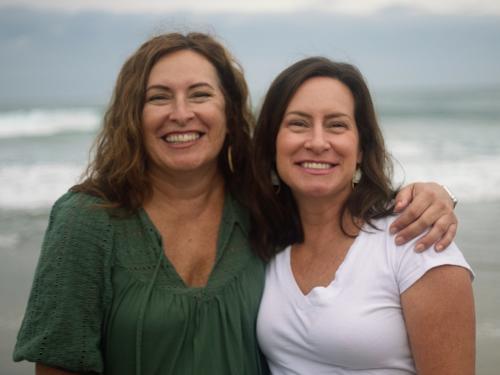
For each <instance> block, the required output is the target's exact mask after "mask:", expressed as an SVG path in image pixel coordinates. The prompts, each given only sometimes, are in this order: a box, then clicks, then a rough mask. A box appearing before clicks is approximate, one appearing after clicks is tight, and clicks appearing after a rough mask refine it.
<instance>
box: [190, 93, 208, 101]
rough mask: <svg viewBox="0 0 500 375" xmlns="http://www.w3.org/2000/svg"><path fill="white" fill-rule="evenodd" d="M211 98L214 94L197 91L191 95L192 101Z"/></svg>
mask: <svg viewBox="0 0 500 375" xmlns="http://www.w3.org/2000/svg"><path fill="white" fill-rule="evenodd" d="M211 96H212V94H211V93H210V92H208V91H195V92H193V93H192V94H191V95H190V97H191V98H192V99H194V100H198V101H201V100H204V99H207V98H210V97H211Z"/></svg>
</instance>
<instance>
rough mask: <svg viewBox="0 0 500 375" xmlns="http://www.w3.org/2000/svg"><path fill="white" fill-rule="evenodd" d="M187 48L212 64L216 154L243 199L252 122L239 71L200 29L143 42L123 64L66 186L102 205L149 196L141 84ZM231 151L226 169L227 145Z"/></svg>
mask: <svg viewBox="0 0 500 375" xmlns="http://www.w3.org/2000/svg"><path fill="white" fill-rule="evenodd" d="M181 50H191V51H193V52H196V53H199V54H200V55H201V56H203V57H205V58H206V59H207V60H208V61H209V62H210V63H211V64H212V65H213V66H214V68H215V70H216V72H217V75H218V78H219V81H220V84H221V90H222V93H223V95H224V100H225V108H226V109H225V112H226V113H225V115H226V120H227V128H228V134H227V136H226V139H225V141H224V144H223V147H222V150H221V152H220V154H219V157H218V166H219V170H220V172H221V174H222V176H223V177H224V181H225V185H226V188H227V189H228V190H229V191H230V192H231V193H232V194H233V195H234V196H235V197H236V199H238V200H239V201H240V202H241V203H245V202H246V200H247V186H248V185H249V184H248V174H249V171H250V162H249V159H250V149H251V140H250V132H251V129H252V128H253V125H254V120H253V117H252V113H251V109H250V108H251V107H250V99H249V95H248V88H247V84H246V81H245V78H244V76H243V70H242V68H241V66H240V65H239V64H238V63H237V62H236V60H235V59H234V58H233V57H232V56H231V54H230V53H229V52H228V51H227V50H226V49H225V48H224V47H223V46H222V45H221V44H220V43H219V42H218V41H216V40H215V39H214V38H213V37H211V36H209V35H207V34H202V33H195V32H193V33H189V34H186V35H183V34H180V33H168V34H163V35H159V36H156V37H154V38H152V39H150V40H148V41H146V42H145V43H144V44H143V45H142V46H141V47H140V48H139V49H138V50H137V51H136V52H135V53H134V54H133V55H132V56H130V57H129V58H128V60H127V61H126V62H125V64H124V65H123V67H122V69H121V71H120V73H119V75H118V78H117V81H116V84H115V88H114V92H113V95H112V98H111V102H110V105H109V107H108V109H107V111H106V113H105V115H104V121H103V126H102V128H101V131H100V133H99V134H98V136H97V139H96V141H95V144H94V146H93V150H94V156H93V160H92V161H91V162H90V163H89V165H88V166H87V169H86V171H85V173H84V175H83V178H82V180H83V181H82V182H81V183H80V184H78V185H75V186H74V187H72V188H71V190H72V191H79V192H85V193H88V194H92V195H95V196H98V197H100V198H102V199H103V200H104V202H105V206H107V207H110V208H123V209H125V210H126V211H129V212H133V211H134V210H136V209H137V208H139V207H141V206H142V204H143V202H144V200H145V199H147V198H148V197H149V196H150V194H151V184H150V181H149V180H148V175H147V170H148V158H147V156H146V150H145V145H144V136H143V131H142V111H143V107H144V103H145V92H146V85H147V81H148V78H149V74H150V72H151V69H152V68H153V66H154V65H155V64H156V63H157V62H158V60H160V59H161V58H162V57H164V56H166V55H168V54H171V53H173V52H177V51H181ZM229 147H231V150H232V165H233V171H231V170H230V165H229V160H228V148H229Z"/></svg>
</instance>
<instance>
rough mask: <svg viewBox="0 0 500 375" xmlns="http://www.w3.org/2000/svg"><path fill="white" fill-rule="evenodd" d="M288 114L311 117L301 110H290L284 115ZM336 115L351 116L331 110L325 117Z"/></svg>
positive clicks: (336, 116) (334, 116)
mask: <svg viewBox="0 0 500 375" xmlns="http://www.w3.org/2000/svg"><path fill="white" fill-rule="evenodd" d="M289 115H298V116H301V117H306V118H309V119H310V118H312V116H311V115H310V114H308V113H306V112H302V111H291V112H287V113H285V116H289ZM338 117H347V118H351V116H349V115H348V114H346V113H343V112H331V113H329V114H327V115H326V116H325V118H326V119H330V118H338Z"/></svg>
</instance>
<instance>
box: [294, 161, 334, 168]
mask: <svg viewBox="0 0 500 375" xmlns="http://www.w3.org/2000/svg"><path fill="white" fill-rule="evenodd" d="M300 165H301V166H302V167H304V168H308V169H328V168H330V167H331V166H332V165H331V164H330V163H320V162H312V161H306V162H304V163H301V164H300Z"/></svg>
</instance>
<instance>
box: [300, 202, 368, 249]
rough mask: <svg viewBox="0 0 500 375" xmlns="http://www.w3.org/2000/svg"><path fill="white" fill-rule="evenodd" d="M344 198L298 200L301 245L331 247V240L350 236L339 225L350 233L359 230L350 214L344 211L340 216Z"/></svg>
mask: <svg viewBox="0 0 500 375" xmlns="http://www.w3.org/2000/svg"><path fill="white" fill-rule="evenodd" d="M344 203H345V200H332V199H329V200H327V201H325V200H319V199H307V200H298V202H297V206H298V209H299V214H300V219H301V222H302V228H303V230H304V243H303V246H306V247H308V248H313V249H318V250H320V249H322V248H324V247H326V248H329V247H331V244H332V241H333V242H338V241H339V240H341V239H347V238H350V237H349V236H348V235H347V234H346V233H344V232H343V231H342V229H341V227H343V228H344V230H345V231H346V232H347V233H348V234H350V235H356V234H357V233H358V232H359V230H358V228H357V227H356V226H355V225H354V224H353V222H352V215H351V214H350V213H349V212H348V211H346V212H344V215H343V216H342V217H341V210H342V206H343V205H344Z"/></svg>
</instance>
